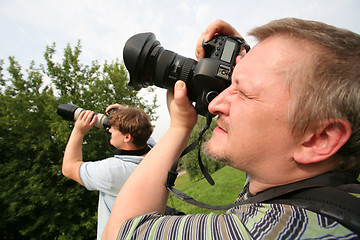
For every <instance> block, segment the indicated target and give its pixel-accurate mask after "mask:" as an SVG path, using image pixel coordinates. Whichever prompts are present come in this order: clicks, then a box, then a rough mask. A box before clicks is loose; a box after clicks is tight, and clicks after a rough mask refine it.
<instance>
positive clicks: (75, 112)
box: [56, 103, 110, 129]
mask: <svg viewBox="0 0 360 240" xmlns="http://www.w3.org/2000/svg"><path fill="white" fill-rule="evenodd" d="M82 111H86V110H85V109H83V108H80V107H78V106H76V105H74V104H70V103H64V104H60V105H59V106H58V109H57V111H56V112H57V114H59V115H60V116H61V117H62V118H63V119H65V120H68V121H76V120H77V119H78V117H79V115H80V113H81V112H82ZM94 115H97V119H96V122H95V127H97V128H105V129H107V128H109V127H110V126H109V121H110V117H108V116H106V115H104V114H101V113H96V112H94Z"/></svg>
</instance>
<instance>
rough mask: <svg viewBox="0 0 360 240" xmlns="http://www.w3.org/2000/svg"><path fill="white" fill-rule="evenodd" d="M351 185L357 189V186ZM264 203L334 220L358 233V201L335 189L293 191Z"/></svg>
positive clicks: (318, 188) (359, 201) (359, 211)
mask: <svg viewBox="0 0 360 240" xmlns="http://www.w3.org/2000/svg"><path fill="white" fill-rule="evenodd" d="M352 185H357V186H356V187H359V184H352ZM266 203H280V204H287V205H292V206H296V207H300V208H304V209H307V210H310V211H313V212H316V213H319V214H321V215H322V216H325V217H328V218H330V219H334V220H336V221H337V222H339V223H341V224H342V225H343V226H345V227H347V228H348V229H350V230H351V231H353V232H355V233H360V199H358V198H357V197H355V196H354V195H351V194H349V193H347V192H344V191H343V190H340V189H338V188H335V187H315V188H310V189H305V190H301V191H295V192H293V193H291V194H288V195H284V196H281V197H279V198H275V199H272V200H269V201H266Z"/></svg>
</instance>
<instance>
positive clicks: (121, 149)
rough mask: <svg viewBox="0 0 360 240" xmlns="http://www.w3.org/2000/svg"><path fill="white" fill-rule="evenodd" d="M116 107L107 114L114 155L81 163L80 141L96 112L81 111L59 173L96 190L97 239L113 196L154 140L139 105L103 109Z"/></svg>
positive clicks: (110, 108) (108, 213)
mask: <svg viewBox="0 0 360 240" xmlns="http://www.w3.org/2000/svg"><path fill="white" fill-rule="evenodd" d="M112 109H116V110H115V111H113V112H112V114H111V116H110V121H109V125H110V126H111V128H110V129H109V130H108V131H109V133H110V134H111V139H110V144H111V145H112V146H113V147H114V148H116V150H115V151H114V153H115V156H114V157H110V158H107V159H104V160H100V161H95V162H83V159H82V150H81V146H82V142H83V139H84V136H85V134H86V133H87V132H88V131H89V130H90V129H91V128H92V127H93V126H94V125H95V123H96V120H97V115H94V112H92V111H89V110H86V111H85V110H84V111H82V112H81V113H80V115H79V117H78V119H77V121H76V122H75V126H74V129H73V130H72V132H71V135H70V138H69V141H68V143H67V146H66V149H65V153H64V159H63V166H62V172H63V174H64V176H65V177H67V178H70V179H72V180H74V181H76V182H78V183H80V184H81V185H83V186H85V187H86V189H87V190H89V191H95V190H97V191H99V205H98V230H97V235H98V237H97V238H98V239H101V235H102V232H103V229H104V227H105V225H106V222H107V220H108V218H109V216H110V212H111V209H112V206H113V204H114V201H115V198H116V196H117V194H118V193H119V191H120V189H121V187H122V185H123V184H124V183H125V181H126V179H127V178H128V177H129V176H130V174H131V173H132V172H133V171H134V169H135V168H136V167H137V166H138V164H139V163H140V162H141V160H142V159H143V157H144V156H145V155H146V154H147V152H148V151H149V150H150V148H151V147H153V146H154V145H155V142H154V141H153V140H152V138H150V135H151V134H152V131H153V127H152V125H151V122H150V118H149V116H148V115H147V114H146V113H145V112H144V111H143V110H142V109H140V108H135V107H125V106H122V105H120V104H113V105H110V106H109V107H107V109H106V112H108V111H109V110H112Z"/></svg>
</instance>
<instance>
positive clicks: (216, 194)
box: [168, 166, 245, 214]
mask: <svg viewBox="0 0 360 240" xmlns="http://www.w3.org/2000/svg"><path fill="white" fill-rule="evenodd" d="M211 176H212V178H213V179H214V181H215V185H213V186H211V185H210V184H209V183H208V182H207V181H206V179H205V178H204V179H201V180H199V181H196V182H192V181H191V180H190V177H189V176H188V175H187V174H184V175H182V176H179V177H178V178H177V179H176V181H175V186H174V188H176V189H178V190H180V191H182V192H184V193H186V194H187V195H189V196H191V197H193V198H194V199H195V200H198V201H201V202H204V203H207V204H211V205H227V204H230V203H234V201H235V200H236V198H237V196H238V195H239V193H240V192H241V190H242V188H243V186H244V182H245V173H243V172H241V171H239V170H236V169H234V168H231V167H229V166H225V167H223V168H221V169H220V170H218V171H217V172H215V173H213V174H212V175H211ZM168 206H170V207H173V208H176V209H177V210H179V211H182V212H184V213H186V214H197V213H210V212H215V213H221V212H223V211H215V210H208V209H203V208H200V207H196V206H194V205H191V204H188V203H186V202H183V201H181V200H179V199H178V198H177V197H175V196H173V195H172V194H171V193H170V196H169V199H168Z"/></svg>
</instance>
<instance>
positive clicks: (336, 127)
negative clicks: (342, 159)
mask: <svg viewBox="0 0 360 240" xmlns="http://www.w3.org/2000/svg"><path fill="white" fill-rule="evenodd" d="M350 135H351V126H350V123H349V122H348V121H346V120H342V119H329V120H327V121H325V122H324V123H323V124H322V125H320V127H318V128H317V129H315V130H314V131H309V132H308V133H305V135H304V138H303V140H302V142H301V145H300V146H299V147H298V149H297V150H296V151H295V153H294V160H295V161H296V162H298V163H301V164H310V163H316V162H321V161H323V160H326V159H328V158H329V157H331V156H332V155H334V154H335V153H336V152H337V151H338V150H339V149H340V148H341V147H342V146H343V145H344V144H345V143H346V142H347V141H348V140H349V138H350Z"/></svg>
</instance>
